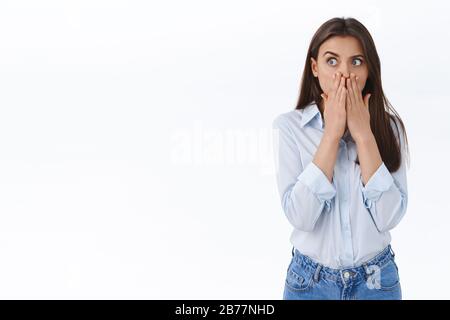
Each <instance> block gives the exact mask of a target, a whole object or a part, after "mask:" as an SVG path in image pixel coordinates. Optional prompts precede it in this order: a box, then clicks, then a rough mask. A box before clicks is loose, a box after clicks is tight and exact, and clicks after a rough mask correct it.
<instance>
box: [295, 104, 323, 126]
mask: <svg viewBox="0 0 450 320" xmlns="http://www.w3.org/2000/svg"><path fill="white" fill-rule="evenodd" d="M300 111H301V113H302V120H301V122H300V125H301V127H304V126H305V125H307V124H308V123H309V122H312V123H314V122H316V121H317V122H318V124H319V125H320V127H321V128H323V121H322V117H321V115H320V110H319V107H318V106H317V104H316V103H315V102H314V101H313V102H312V103H311V104H309V105H307V106H306V107H305V108H303V109H301V110H300Z"/></svg>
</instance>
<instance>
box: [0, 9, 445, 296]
mask: <svg viewBox="0 0 450 320" xmlns="http://www.w3.org/2000/svg"><path fill="white" fill-rule="evenodd" d="M448 10H449V5H448V2H446V1H421V2H414V1H408V2H403V1H380V0H376V1H337V2H336V1H320V2H319V1H312V2H310V3H308V2H307V1H295V0H293V1H261V0H258V1H256V0H255V1H125V0H123V1H114V0H108V1H107V0H104V1H98V0H89V1H57V0H55V1H34V0H30V1H17V0H14V1H12V0H11V1H2V2H1V3H0V46H1V47H0V110H1V113H0V298H3V299H17V298H19V299H50V298H53V299H55V298H56V299H66V298H74V299H78V298H81V299H91V298H95V299H97V298H99V299H110V298H114V299H219V298H223V299H281V298H282V291H283V286H284V280H285V272H286V268H287V266H288V263H289V261H290V258H291V244H290V242H289V236H290V233H291V230H292V228H291V226H290V224H289V223H288V221H287V219H286V217H285V216H284V214H283V212H282V209H281V204H280V201H279V198H278V193H277V189H276V184H275V176H274V168H273V167H272V166H271V165H272V162H271V161H272V158H271V150H270V147H271V144H272V140H271V123H272V120H273V119H274V117H275V116H276V115H278V114H279V113H282V112H286V111H289V110H292V109H293V108H294V107H295V103H296V99H297V96H298V87H299V83H300V76H301V73H302V72H303V65H304V62H305V58H306V53H307V48H308V46H309V42H310V40H311V37H312V35H313V34H314V32H315V31H316V30H317V28H318V27H319V26H320V25H321V24H322V23H323V22H325V21H326V20H328V19H330V18H332V17H342V16H344V17H354V18H356V19H358V20H360V21H361V22H362V23H363V24H364V25H365V26H366V27H367V28H368V29H369V31H370V32H371V34H372V37H373V38H374V40H375V43H376V46H377V50H378V54H379V56H380V59H381V63H382V80H383V89H384V91H385V93H386V95H387V97H388V99H389V101H390V102H391V103H392V105H393V106H394V108H395V109H396V110H397V111H398V112H399V113H400V115H401V117H402V119H403V120H404V122H405V125H406V128H407V134H408V138H409V143H410V152H411V166H410V169H409V171H408V188H409V204H408V211H407V213H406V215H405V217H404V219H403V220H402V222H401V223H400V225H399V226H398V227H396V229H394V230H393V232H392V237H393V240H392V245H393V248H394V251H395V252H396V259H397V260H396V261H397V263H398V266H399V269H400V277H401V283H402V290H403V298H404V299H432V298H437V299H448V298H450V294H449V291H448V287H449V285H450V278H449V277H447V276H446V271H448V270H450V256H449V253H448V252H449V250H448V245H449V244H450V232H449V222H450V217H449V214H450V210H449V209H450V205H449V201H448V190H447V189H448V188H447V187H448V183H449V180H450V179H449V173H448V172H449V171H448V165H447V164H448V163H449V161H450V154H449V145H448V139H449V137H450V126H449V117H450V109H449V103H448V101H449V88H448V84H449V81H448V76H449V74H450V73H449V71H450V67H449V66H450V63H449V59H448V56H449V49H450V48H449V45H448V30H449V28H450V21H449V20H448ZM242 137H244V138H242ZM246 137H247V138H246ZM246 139H247V140H246ZM239 141H240V142H239ZM242 141H243V142H242Z"/></svg>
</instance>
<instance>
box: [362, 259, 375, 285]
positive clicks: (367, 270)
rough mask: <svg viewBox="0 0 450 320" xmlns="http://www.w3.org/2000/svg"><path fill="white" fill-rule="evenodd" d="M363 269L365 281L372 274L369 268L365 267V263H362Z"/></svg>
mask: <svg viewBox="0 0 450 320" xmlns="http://www.w3.org/2000/svg"><path fill="white" fill-rule="evenodd" d="M363 267H364V270H365V271H366V274H365V278H366V281H367V279H368V278H369V276H370V275H372V273H373V272H369V267H368V266H367V263H363Z"/></svg>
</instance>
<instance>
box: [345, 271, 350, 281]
mask: <svg viewBox="0 0 450 320" xmlns="http://www.w3.org/2000/svg"><path fill="white" fill-rule="evenodd" d="M348 277H350V273H349V272H348V271H345V272H344V278H345V279H348Z"/></svg>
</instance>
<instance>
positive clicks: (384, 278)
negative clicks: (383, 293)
mask: <svg viewBox="0 0 450 320" xmlns="http://www.w3.org/2000/svg"><path fill="white" fill-rule="evenodd" d="M379 276H380V290H394V289H396V288H397V287H398V286H399V285H400V276H399V272H398V267H397V264H396V263H395V261H394V260H393V259H390V260H389V261H388V262H387V263H386V264H385V265H383V266H382V267H381V268H380V274H379Z"/></svg>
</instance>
